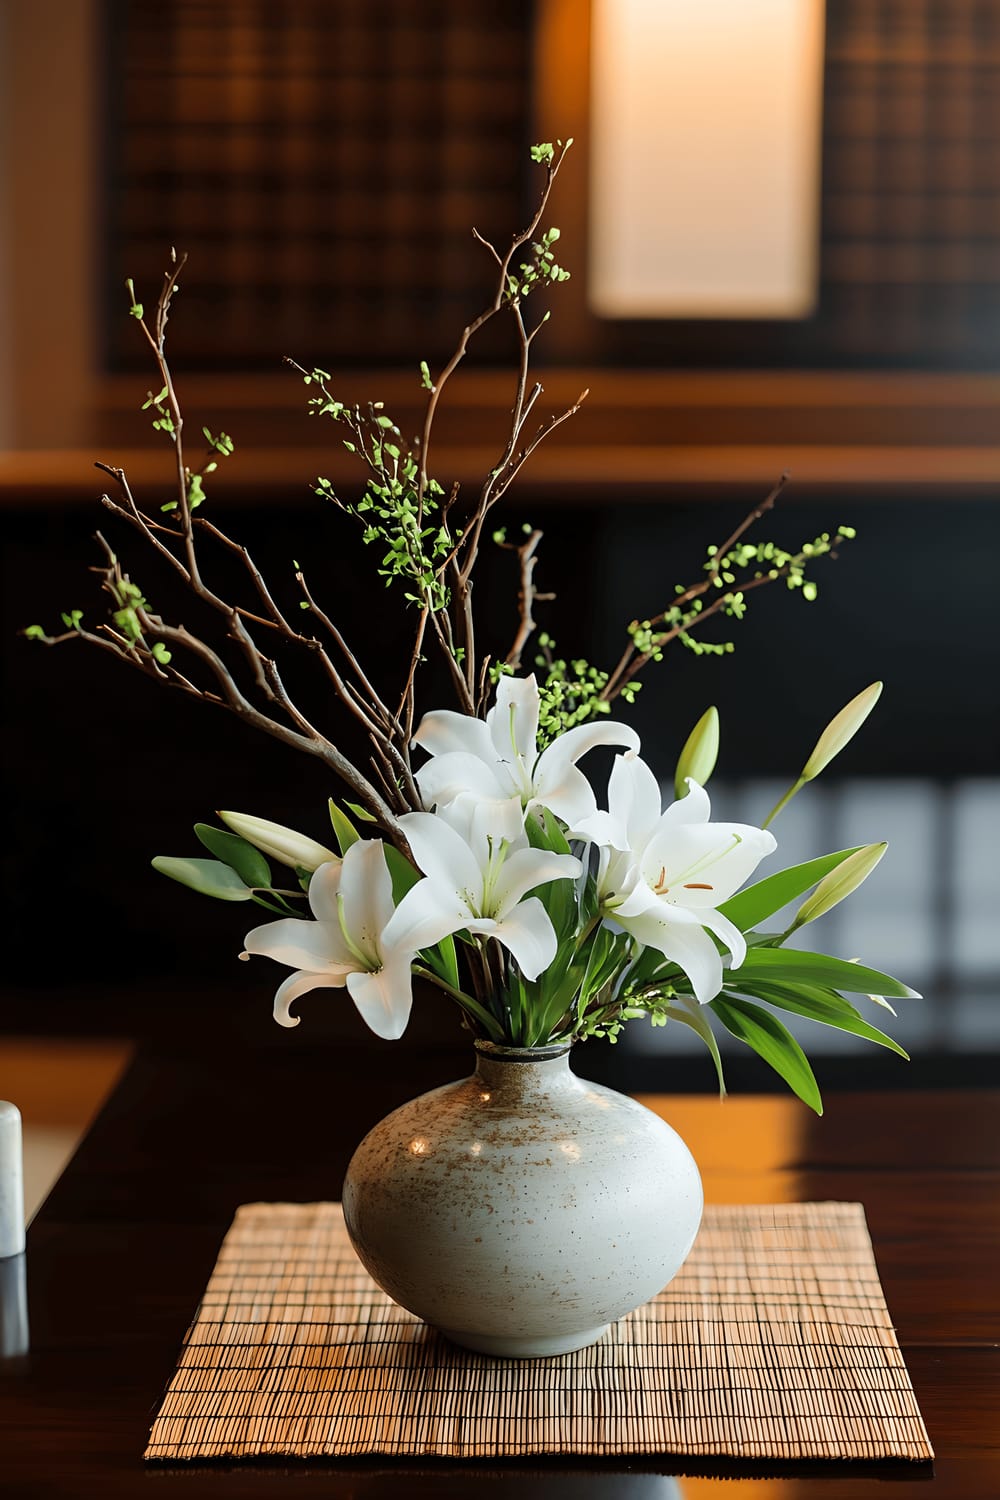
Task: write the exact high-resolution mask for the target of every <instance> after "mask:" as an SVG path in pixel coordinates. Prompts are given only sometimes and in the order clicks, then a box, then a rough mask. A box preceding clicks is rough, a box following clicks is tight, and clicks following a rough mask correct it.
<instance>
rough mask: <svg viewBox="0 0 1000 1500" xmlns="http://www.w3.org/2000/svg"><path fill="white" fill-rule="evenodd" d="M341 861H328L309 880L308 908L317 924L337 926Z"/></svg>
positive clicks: (338, 919) (342, 863) (338, 920)
mask: <svg viewBox="0 0 1000 1500" xmlns="http://www.w3.org/2000/svg"><path fill="white" fill-rule="evenodd" d="M343 865H344V861H343V860H342V859H335V860H333V859H332V860H330V861H329V862H328V863H327V864H324V865H320V866H319V868H318V869H317V870H314V871H313V874H312V875H311V876H310V879H309V906H310V909H311V910H312V914H313V916H314V917H315V918H316V920H317V922H334V923H337V924H338V925H339V922H340V917H339V915H338V913H337V892H338V891H339V890H340V875H341V870H342V869H343Z"/></svg>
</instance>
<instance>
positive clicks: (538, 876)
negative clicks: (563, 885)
mask: <svg viewBox="0 0 1000 1500" xmlns="http://www.w3.org/2000/svg"><path fill="white" fill-rule="evenodd" d="M582 870H583V866H582V865H581V863H580V861H579V860H578V859H577V858H576V856H575V855H574V854H551V853H550V852H549V851H548V850H547V849H518V850H516V851H515V852H514V853H513V854H508V856H507V858H506V859H505V860H504V862H503V865H502V867H501V870H500V873H499V875H498V876H497V878H496V881H495V882H494V885H493V897H494V899H493V902H492V911H493V915H494V916H495V917H498V918H499V917H501V916H503V917H506V914H507V913H508V912H510V911H511V910H512V908H513V907H515V906H516V905H517V903H518V902H519V901H520V899H521V897H522V896H523V895H525V894H526V892H528V891H533V890H534V889H535V887H536V886H537V885H545V884H547V882H548V881H550V880H575V879H576V877H577V876H578V875H579V874H580V873H581V871H582Z"/></svg>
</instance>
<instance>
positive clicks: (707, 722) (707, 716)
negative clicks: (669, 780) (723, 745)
mask: <svg viewBox="0 0 1000 1500" xmlns="http://www.w3.org/2000/svg"><path fill="white" fill-rule="evenodd" d="M718 757H719V710H718V709H717V708H706V710H705V712H704V713H703V714H702V716H701V718H700V719H699V720H698V722H697V724H696V725H695V726H694V728H693V729H692V731H691V733H690V734H689V735H688V737H687V739H686V740H685V742H684V749H683V750H682V751H681V753H680V755H679V756H678V759H677V769H676V771H675V772H674V794H675V795H676V796H677V797H678V798H680V797H683V796H684V795H685V794H686V792H687V783H688V777H690V778H691V780H692V781H696V782H697V783H698V785H699V786H705V785H706V783H707V782H708V779H709V777H710V776H711V774H712V772H713V771H714V770H715V762H716V760H717V759H718Z"/></svg>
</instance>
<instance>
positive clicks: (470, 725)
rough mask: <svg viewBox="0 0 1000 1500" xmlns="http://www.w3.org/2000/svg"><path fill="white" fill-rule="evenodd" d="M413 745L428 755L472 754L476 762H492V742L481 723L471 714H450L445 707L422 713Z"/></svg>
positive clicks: (481, 721)
mask: <svg viewBox="0 0 1000 1500" xmlns="http://www.w3.org/2000/svg"><path fill="white" fill-rule="evenodd" d="M413 743H414V744H415V745H420V746H421V747H422V748H423V749H424V750H426V751H427V752H428V754H430V755H450V754H452V753H453V752H460V753H464V754H466V755H474V756H476V757H477V758H478V759H479V760H485V761H491V760H493V741H492V739H491V738H490V732H489V729H488V728H487V726H486V724H485V723H484V722H483V720H482V719H474V718H473V717H472V716H471V714H458V713H454V712H453V711H452V710H451V709H449V708H441V709H435V710H434V711H433V712H432V713H429V714H424V716H423V718H422V719H421V720H420V723H419V724H418V726H417V732H416V734H415V735H414V736H413Z"/></svg>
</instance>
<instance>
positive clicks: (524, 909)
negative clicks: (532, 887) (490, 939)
mask: <svg viewBox="0 0 1000 1500" xmlns="http://www.w3.org/2000/svg"><path fill="white" fill-rule="evenodd" d="M563 858H565V856H563ZM493 936H494V937H495V938H496V940H497V942H499V943H503V945H504V947H505V948H507V949H508V950H509V952H510V953H511V954H512V955H513V957H514V958H515V959H516V960H517V964H518V967H519V968H520V970H521V973H522V974H523V975H524V977H525V979H529V980H531V979H537V978H538V976H539V974H541V972H542V970H543V969H547V968H548V966H549V964H550V963H551V962H552V960H553V959H554V958H555V956H556V947H557V943H556V934H555V928H554V927H553V926H552V922H551V920H550V918H549V914H548V912H547V911H546V910H545V907H544V906H543V905H542V903H541V902H540V901H539V900H538V897H537V896H529V897H528V899H527V901H521V902H520V903H519V904H518V905H517V906H515V907H514V908H513V910H512V911H509V912H508V913H507V914H506V916H504V917H503V918H502V919H500V920H499V921H497V923H496V925H495V926H494V928H493Z"/></svg>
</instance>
